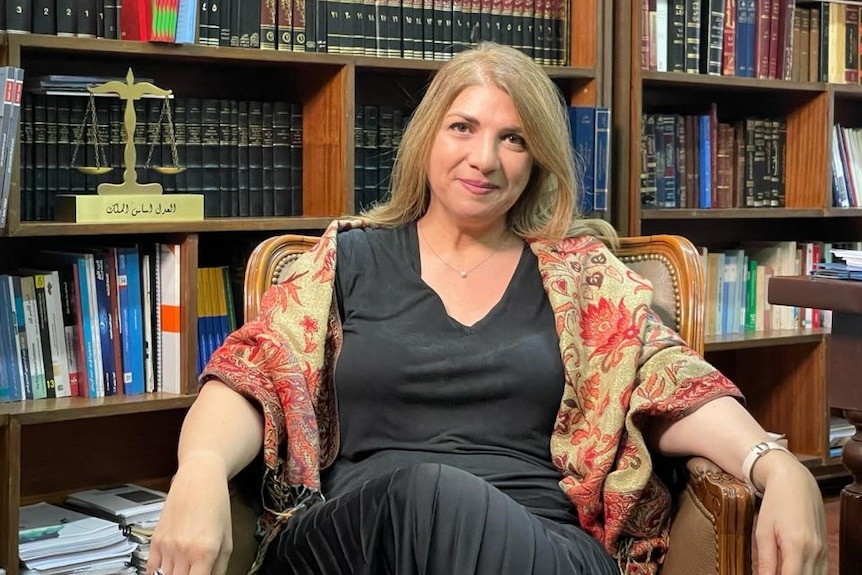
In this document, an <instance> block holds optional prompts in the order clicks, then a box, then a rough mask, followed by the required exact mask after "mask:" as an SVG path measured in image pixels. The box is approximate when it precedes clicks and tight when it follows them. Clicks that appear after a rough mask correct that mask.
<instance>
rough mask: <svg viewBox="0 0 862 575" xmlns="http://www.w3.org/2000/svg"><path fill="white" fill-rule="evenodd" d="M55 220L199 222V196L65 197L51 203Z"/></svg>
mask: <svg viewBox="0 0 862 575" xmlns="http://www.w3.org/2000/svg"><path fill="white" fill-rule="evenodd" d="M54 202H55V203H54V219H55V220H56V221H58V222H75V223H79V224H120V223H141V222H149V223H154V222H199V221H201V220H203V219H204V197H203V195H202V194H147V195H131V194H130V195H113V196H110V195H81V196H75V195H65V194H61V195H58V196H56V198H55V200H54Z"/></svg>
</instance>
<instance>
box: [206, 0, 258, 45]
mask: <svg viewBox="0 0 862 575" xmlns="http://www.w3.org/2000/svg"><path fill="white" fill-rule="evenodd" d="M244 4H254V2H248V1H246V2H244ZM207 7H208V9H209V14H207V27H206V35H207V41H206V44H207V46H218V45H219V42H221V28H222V26H225V25H226V26H230V12H224V11H222V1H221V0H208V6H207ZM223 20H226V21H227V22H223Z"/></svg>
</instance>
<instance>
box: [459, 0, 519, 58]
mask: <svg viewBox="0 0 862 575" xmlns="http://www.w3.org/2000/svg"><path fill="white" fill-rule="evenodd" d="M464 19H465V14H464V0H452V52H453V53H457V52H461V51H462V50H464V48H465V44H466V42H465V36H464V28H465V26H464ZM513 45H514V44H513Z"/></svg>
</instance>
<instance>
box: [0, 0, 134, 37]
mask: <svg viewBox="0 0 862 575" xmlns="http://www.w3.org/2000/svg"><path fill="white" fill-rule="evenodd" d="M124 3H125V2H123V1H121V0H8V1H7V2H4V3H3V5H4V8H3V9H0V30H5V31H7V32H12V33H18V34H29V33H33V34H49V35H58V36H80V37H88V38H109V39H114V40H116V39H119V37H120V35H119V30H120V4H124Z"/></svg>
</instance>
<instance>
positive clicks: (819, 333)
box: [704, 328, 829, 352]
mask: <svg viewBox="0 0 862 575" xmlns="http://www.w3.org/2000/svg"><path fill="white" fill-rule="evenodd" d="M826 335H829V330H828V329H824V328H816V329H811V328H806V329H783V330H776V331H756V332H745V333H728V334H724V335H707V336H705V337H704V349H705V351H706V352H711V351H728V350H733V349H750V348H755V347H774V346H780V345H795V344H799V343H816V342H818V341H820V340H822V339H823V337H825V336H826Z"/></svg>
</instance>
